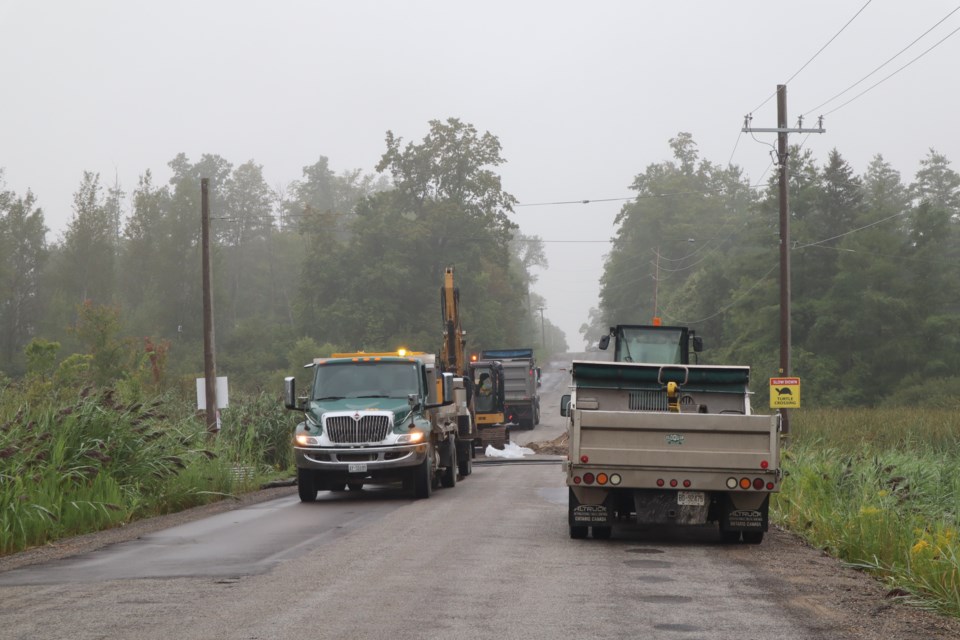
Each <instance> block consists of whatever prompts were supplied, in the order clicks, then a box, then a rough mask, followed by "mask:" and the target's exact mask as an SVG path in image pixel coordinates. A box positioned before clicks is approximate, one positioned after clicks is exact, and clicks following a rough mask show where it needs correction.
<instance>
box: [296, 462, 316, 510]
mask: <svg viewBox="0 0 960 640" xmlns="http://www.w3.org/2000/svg"><path fill="white" fill-rule="evenodd" d="M297 493H298V494H299V495H300V502H315V501H316V499H317V484H316V482H315V480H314V477H313V471H311V470H310V469H297Z"/></svg>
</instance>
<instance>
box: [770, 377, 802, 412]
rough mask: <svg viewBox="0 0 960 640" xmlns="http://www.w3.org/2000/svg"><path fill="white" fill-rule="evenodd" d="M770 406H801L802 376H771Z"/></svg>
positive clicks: (795, 407)
mask: <svg viewBox="0 0 960 640" xmlns="http://www.w3.org/2000/svg"><path fill="white" fill-rule="evenodd" d="M770 408H771V409H799V408H800V378H770Z"/></svg>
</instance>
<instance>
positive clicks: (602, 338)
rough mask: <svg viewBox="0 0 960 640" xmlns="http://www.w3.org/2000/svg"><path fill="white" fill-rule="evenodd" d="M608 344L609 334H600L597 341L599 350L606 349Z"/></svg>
mask: <svg viewBox="0 0 960 640" xmlns="http://www.w3.org/2000/svg"><path fill="white" fill-rule="evenodd" d="M609 346H610V334H609V333H605V334H603V335H602V336H600V342H598V343H597V348H598V349H600V350H601V351H606V350H607V347H609Z"/></svg>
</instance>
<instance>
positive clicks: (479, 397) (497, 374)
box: [470, 360, 504, 415]
mask: <svg viewBox="0 0 960 640" xmlns="http://www.w3.org/2000/svg"><path fill="white" fill-rule="evenodd" d="M470 378H471V380H473V407H474V410H475V411H476V413H477V414H478V415H480V414H498V413H500V414H502V413H503V401H504V384H503V365H501V364H500V362H498V361H496V360H477V361H474V362H471V363H470Z"/></svg>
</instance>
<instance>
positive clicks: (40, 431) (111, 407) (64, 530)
mask: <svg viewBox="0 0 960 640" xmlns="http://www.w3.org/2000/svg"><path fill="white" fill-rule="evenodd" d="M119 395H120V394H119V393H117V392H116V391H114V390H112V389H107V390H104V391H100V392H94V391H93V390H91V389H85V390H82V391H79V392H76V394H75V398H74V399H73V400H72V401H70V402H69V403H67V404H61V405H59V406H57V405H54V404H53V403H51V402H47V403H42V402H38V401H36V400H35V398H36V397H37V396H36V394H35V393H31V390H30V389H29V388H22V389H19V390H18V389H16V388H14V387H12V386H8V387H7V388H5V389H3V391H2V394H0V554H9V553H14V552H17V551H20V550H23V549H26V548H28V547H31V546H36V545H41V544H45V543H48V542H51V541H53V540H57V539H59V538H62V537H65V536H71V535H77V534H81V533H88V532H92V531H97V530H101V529H104V528H109V527H113V526H118V525H120V524H122V523H125V522H129V521H131V520H134V519H137V518H143V517H149V516H152V515H159V514H163V513H170V512H173V511H178V510H181V509H186V508H189V507H192V506H196V505H199V504H205V503H208V502H211V501H215V500H220V499H223V498H224V497H226V496H231V495H234V494H236V493H241V492H245V491H250V490H255V489H257V488H259V486H260V485H261V484H262V482H263V480H265V479H268V478H272V477H275V476H276V475H278V474H286V473H289V469H288V468H287V467H288V466H289V461H290V459H289V455H290V454H289V452H288V451H287V450H289V433H290V430H291V429H290V424H289V418H288V416H287V415H286V414H285V413H284V412H283V411H282V408H281V407H280V400H279V398H269V397H267V396H263V395H261V396H258V397H255V398H252V399H245V398H241V397H235V398H234V400H235V402H236V405H235V408H234V409H231V410H229V411H228V412H226V413H225V416H224V421H223V422H224V425H225V427H224V430H223V433H222V434H221V437H218V438H216V439H215V440H213V441H211V440H210V438H209V436H208V434H207V432H206V428H205V426H204V425H203V424H202V421H201V420H199V419H198V418H197V417H196V415H195V413H194V412H193V411H192V410H191V408H190V406H189V404H187V403H185V402H183V401H181V400H179V399H177V398H176V397H173V396H169V395H168V396H163V397H159V398H155V399H151V400H149V401H130V400H128V399H126V398H125V399H124V400H121V399H120V398H119ZM274 405H275V406H274ZM281 442H282V443H283V444H284V445H286V446H283V447H281V446H280V443H281Z"/></svg>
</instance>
